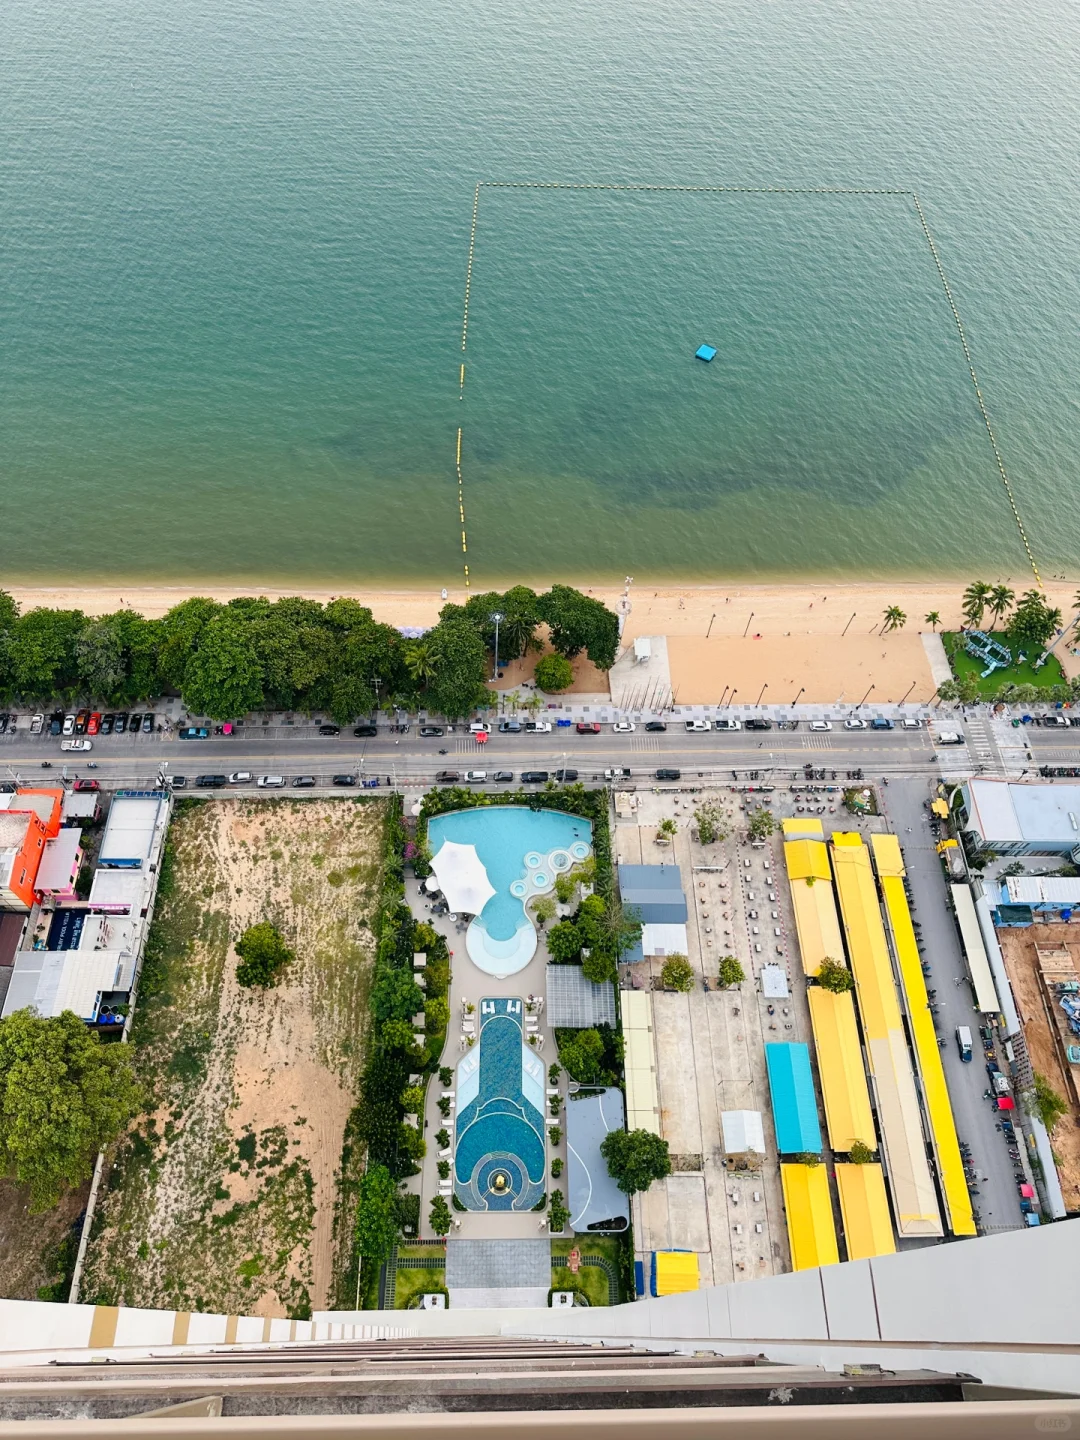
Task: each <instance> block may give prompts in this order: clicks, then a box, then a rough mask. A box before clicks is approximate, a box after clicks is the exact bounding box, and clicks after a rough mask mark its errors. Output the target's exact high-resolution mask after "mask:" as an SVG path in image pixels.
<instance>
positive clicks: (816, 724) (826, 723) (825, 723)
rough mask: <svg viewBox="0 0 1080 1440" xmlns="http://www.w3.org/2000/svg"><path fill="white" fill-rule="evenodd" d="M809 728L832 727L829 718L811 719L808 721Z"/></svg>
mask: <svg viewBox="0 0 1080 1440" xmlns="http://www.w3.org/2000/svg"><path fill="white" fill-rule="evenodd" d="M810 729H811V730H831V729H832V721H831V720H811V721H810Z"/></svg>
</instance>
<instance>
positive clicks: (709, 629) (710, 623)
mask: <svg viewBox="0 0 1080 1440" xmlns="http://www.w3.org/2000/svg"><path fill="white" fill-rule="evenodd" d="M715 619H716V611H715V610H714V611H713V614H712V620H710V621H709V628H708V630H706V631H705V639H706V640H707V639H708V638H709V636H710V635H711V634H712V627H713V620H715Z"/></svg>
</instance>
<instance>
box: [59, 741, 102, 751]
mask: <svg viewBox="0 0 1080 1440" xmlns="http://www.w3.org/2000/svg"><path fill="white" fill-rule="evenodd" d="M93 748H94V742H93V741H92V740H61V742H60V749H61V750H80V751H81V750H92V749H93Z"/></svg>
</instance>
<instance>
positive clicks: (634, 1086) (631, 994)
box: [622, 990, 660, 1135]
mask: <svg viewBox="0 0 1080 1440" xmlns="http://www.w3.org/2000/svg"><path fill="white" fill-rule="evenodd" d="M622 1020H623V1042H624V1046H625V1052H624V1059H623V1076H624V1080H625V1084H626V1126H627V1129H628V1130H648V1131H650V1132H651V1133H652V1134H653V1135H659V1134H660V1092H659V1090H658V1088H657V1084H656V1047H655V1045H654V1043H653V1025H652V996H651V995H650V994H649V992H648V991H647V990H625V991H624V992H623V995H622Z"/></svg>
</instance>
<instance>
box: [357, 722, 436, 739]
mask: <svg viewBox="0 0 1080 1440" xmlns="http://www.w3.org/2000/svg"><path fill="white" fill-rule="evenodd" d="M373 728H374V727H373ZM359 733H360V732H359V731H358V730H354V731H353V734H354V735H358V734H359ZM420 734H421V736H422V737H423V739H425V740H437V739H438V738H439V736H440V735H445V734H446V731H445V730H444V729H443V727H442V726H441V725H421V726H420Z"/></svg>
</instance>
